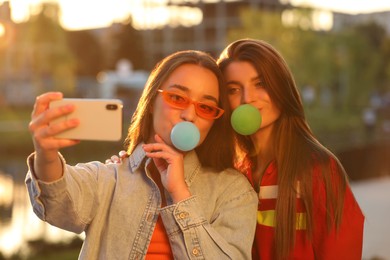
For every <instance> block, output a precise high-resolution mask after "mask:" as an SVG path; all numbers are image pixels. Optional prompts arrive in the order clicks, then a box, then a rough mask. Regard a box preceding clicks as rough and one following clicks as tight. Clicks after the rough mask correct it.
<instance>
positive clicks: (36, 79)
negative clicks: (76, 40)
mask: <svg viewBox="0 0 390 260" xmlns="http://www.w3.org/2000/svg"><path fill="white" fill-rule="evenodd" d="M58 13H59V7H58V4H55V3H43V4H42V5H41V10H40V12H39V13H38V14H36V15H34V16H32V17H31V18H30V20H29V21H27V22H26V23H24V24H22V25H21V26H19V27H18V34H17V37H16V39H15V45H14V46H12V48H11V49H10V50H9V52H8V53H9V55H10V57H9V60H10V62H9V65H10V68H9V71H10V73H11V74H12V75H14V76H15V77H19V78H20V75H25V76H26V77H28V76H30V75H31V76H32V81H33V84H34V87H35V88H36V93H41V92H44V91H48V90H56V91H62V92H64V93H66V94H72V93H73V92H74V86H75V84H74V82H75V60H74V57H73V55H72V53H71V51H70V49H69V47H68V45H67V42H66V34H65V31H64V29H63V28H62V27H61V25H60V24H59V21H58Z"/></svg>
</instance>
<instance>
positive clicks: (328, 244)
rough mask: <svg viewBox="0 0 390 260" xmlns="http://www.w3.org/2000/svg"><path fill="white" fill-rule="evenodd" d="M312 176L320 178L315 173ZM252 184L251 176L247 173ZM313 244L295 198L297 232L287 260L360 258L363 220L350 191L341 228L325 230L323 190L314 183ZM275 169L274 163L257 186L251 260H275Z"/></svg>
mask: <svg viewBox="0 0 390 260" xmlns="http://www.w3.org/2000/svg"><path fill="white" fill-rule="evenodd" d="M314 174H315V175H316V174H319V172H318V169H317V170H314ZM248 179H249V180H250V181H251V183H252V184H253V182H252V173H251V172H250V171H249V172H248ZM313 185H314V186H315V187H313V193H314V201H313V214H314V225H315V229H314V234H313V241H312V242H311V241H309V240H308V238H307V237H306V230H305V229H306V224H305V220H306V213H305V209H304V206H303V203H302V200H301V199H300V198H297V229H296V240H295V248H294V250H293V251H292V252H291V255H290V257H289V259H304V260H309V259H331V260H336V259H343V260H344V259H348V260H354V259H358V260H360V259H361V258H362V244H363V225H364V216H363V214H362V211H361V210H360V207H359V205H358V204H357V202H356V200H355V198H354V196H353V194H352V191H351V189H350V187H349V186H347V189H346V193H345V200H344V209H343V217H342V222H341V226H340V229H339V231H338V232H336V230H334V229H332V230H331V231H330V233H329V232H328V229H327V224H326V216H325V188H324V187H323V185H321V184H320V182H318V181H313ZM277 189H278V186H277V168H276V164H275V162H273V163H271V164H270V165H269V166H268V168H267V169H266V171H265V173H264V176H263V178H262V180H261V184H260V192H259V205H258V218H257V227H256V236H255V241H254V245H253V259H275V255H274V254H275V253H274V251H275V245H274V243H275V242H274V231H275V230H274V227H275V223H274V216H275V211H274V210H275V204H276V198H277Z"/></svg>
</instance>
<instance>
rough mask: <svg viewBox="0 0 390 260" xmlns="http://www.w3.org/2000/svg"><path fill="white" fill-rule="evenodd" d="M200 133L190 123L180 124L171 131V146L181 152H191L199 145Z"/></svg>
mask: <svg viewBox="0 0 390 260" xmlns="http://www.w3.org/2000/svg"><path fill="white" fill-rule="evenodd" d="M199 139H200V133H199V130H198V128H197V127H196V126H195V125H194V124H193V123H191V122H180V123H178V124H176V125H175V126H174V127H173V128H172V131H171V141H172V143H173V145H174V146H175V147H176V148H177V149H179V150H181V151H190V150H193V149H194V148H195V147H196V146H197V145H198V143H199Z"/></svg>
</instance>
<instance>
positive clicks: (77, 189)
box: [25, 154, 99, 233]
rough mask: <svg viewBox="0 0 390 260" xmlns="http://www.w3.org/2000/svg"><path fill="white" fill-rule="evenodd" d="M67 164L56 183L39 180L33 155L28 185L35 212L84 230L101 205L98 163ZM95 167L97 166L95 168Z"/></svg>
mask: <svg viewBox="0 0 390 260" xmlns="http://www.w3.org/2000/svg"><path fill="white" fill-rule="evenodd" d="M59 156H60V158H61V161H62V163H63V165H64V173H63V176H62V177H61V178H60V179H58V180H56V181H54V182H43V181H40V180H38V179H37V178H36V177H35V175H34V172H33V169H34V168H33V165H34V154H32V155H30V156H29V158H28V160H27V164H28V167H29V171H28V173H27V176H26V180H25V183H26V186H27V190H28V194H29V197H30V201H31V205H32V207H33V211H34V213H35V214H36V215H37V216H38V217H39V218H40V219H42V220H43V221H46V222H48V223H50V224H51V225H53V226H56V227H58V228H61V229H65V230H68V231H71V232H75V233H81V232H83V231H84V230H85V229H86V226H87V225H88V224H89V223H90V222H91V220H92V218H93V216H94V215H95V214H96V209H97V205H98V188H97V187H98V183H97V172H98V171H99V169H98V165H97V164H96V165H94V164H93V163H91V164H84V165H76V166H69V165H66V163H65V160H64V159H63V157H62V156H61V155H59ZM95 166H96V167H95Z"/></svg>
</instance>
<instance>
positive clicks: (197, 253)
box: [192, 247, 199, 256]
mask: <svg viewBox="0 0 390 260" xmlns="http://www.w3.org/2000/svg"><path fill="white" fill-rule="evenodd" d="M192 254H193V255H194V256H197V255H199V250H198V248H197V247H195V248H194V249H192Z"/></svg>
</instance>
